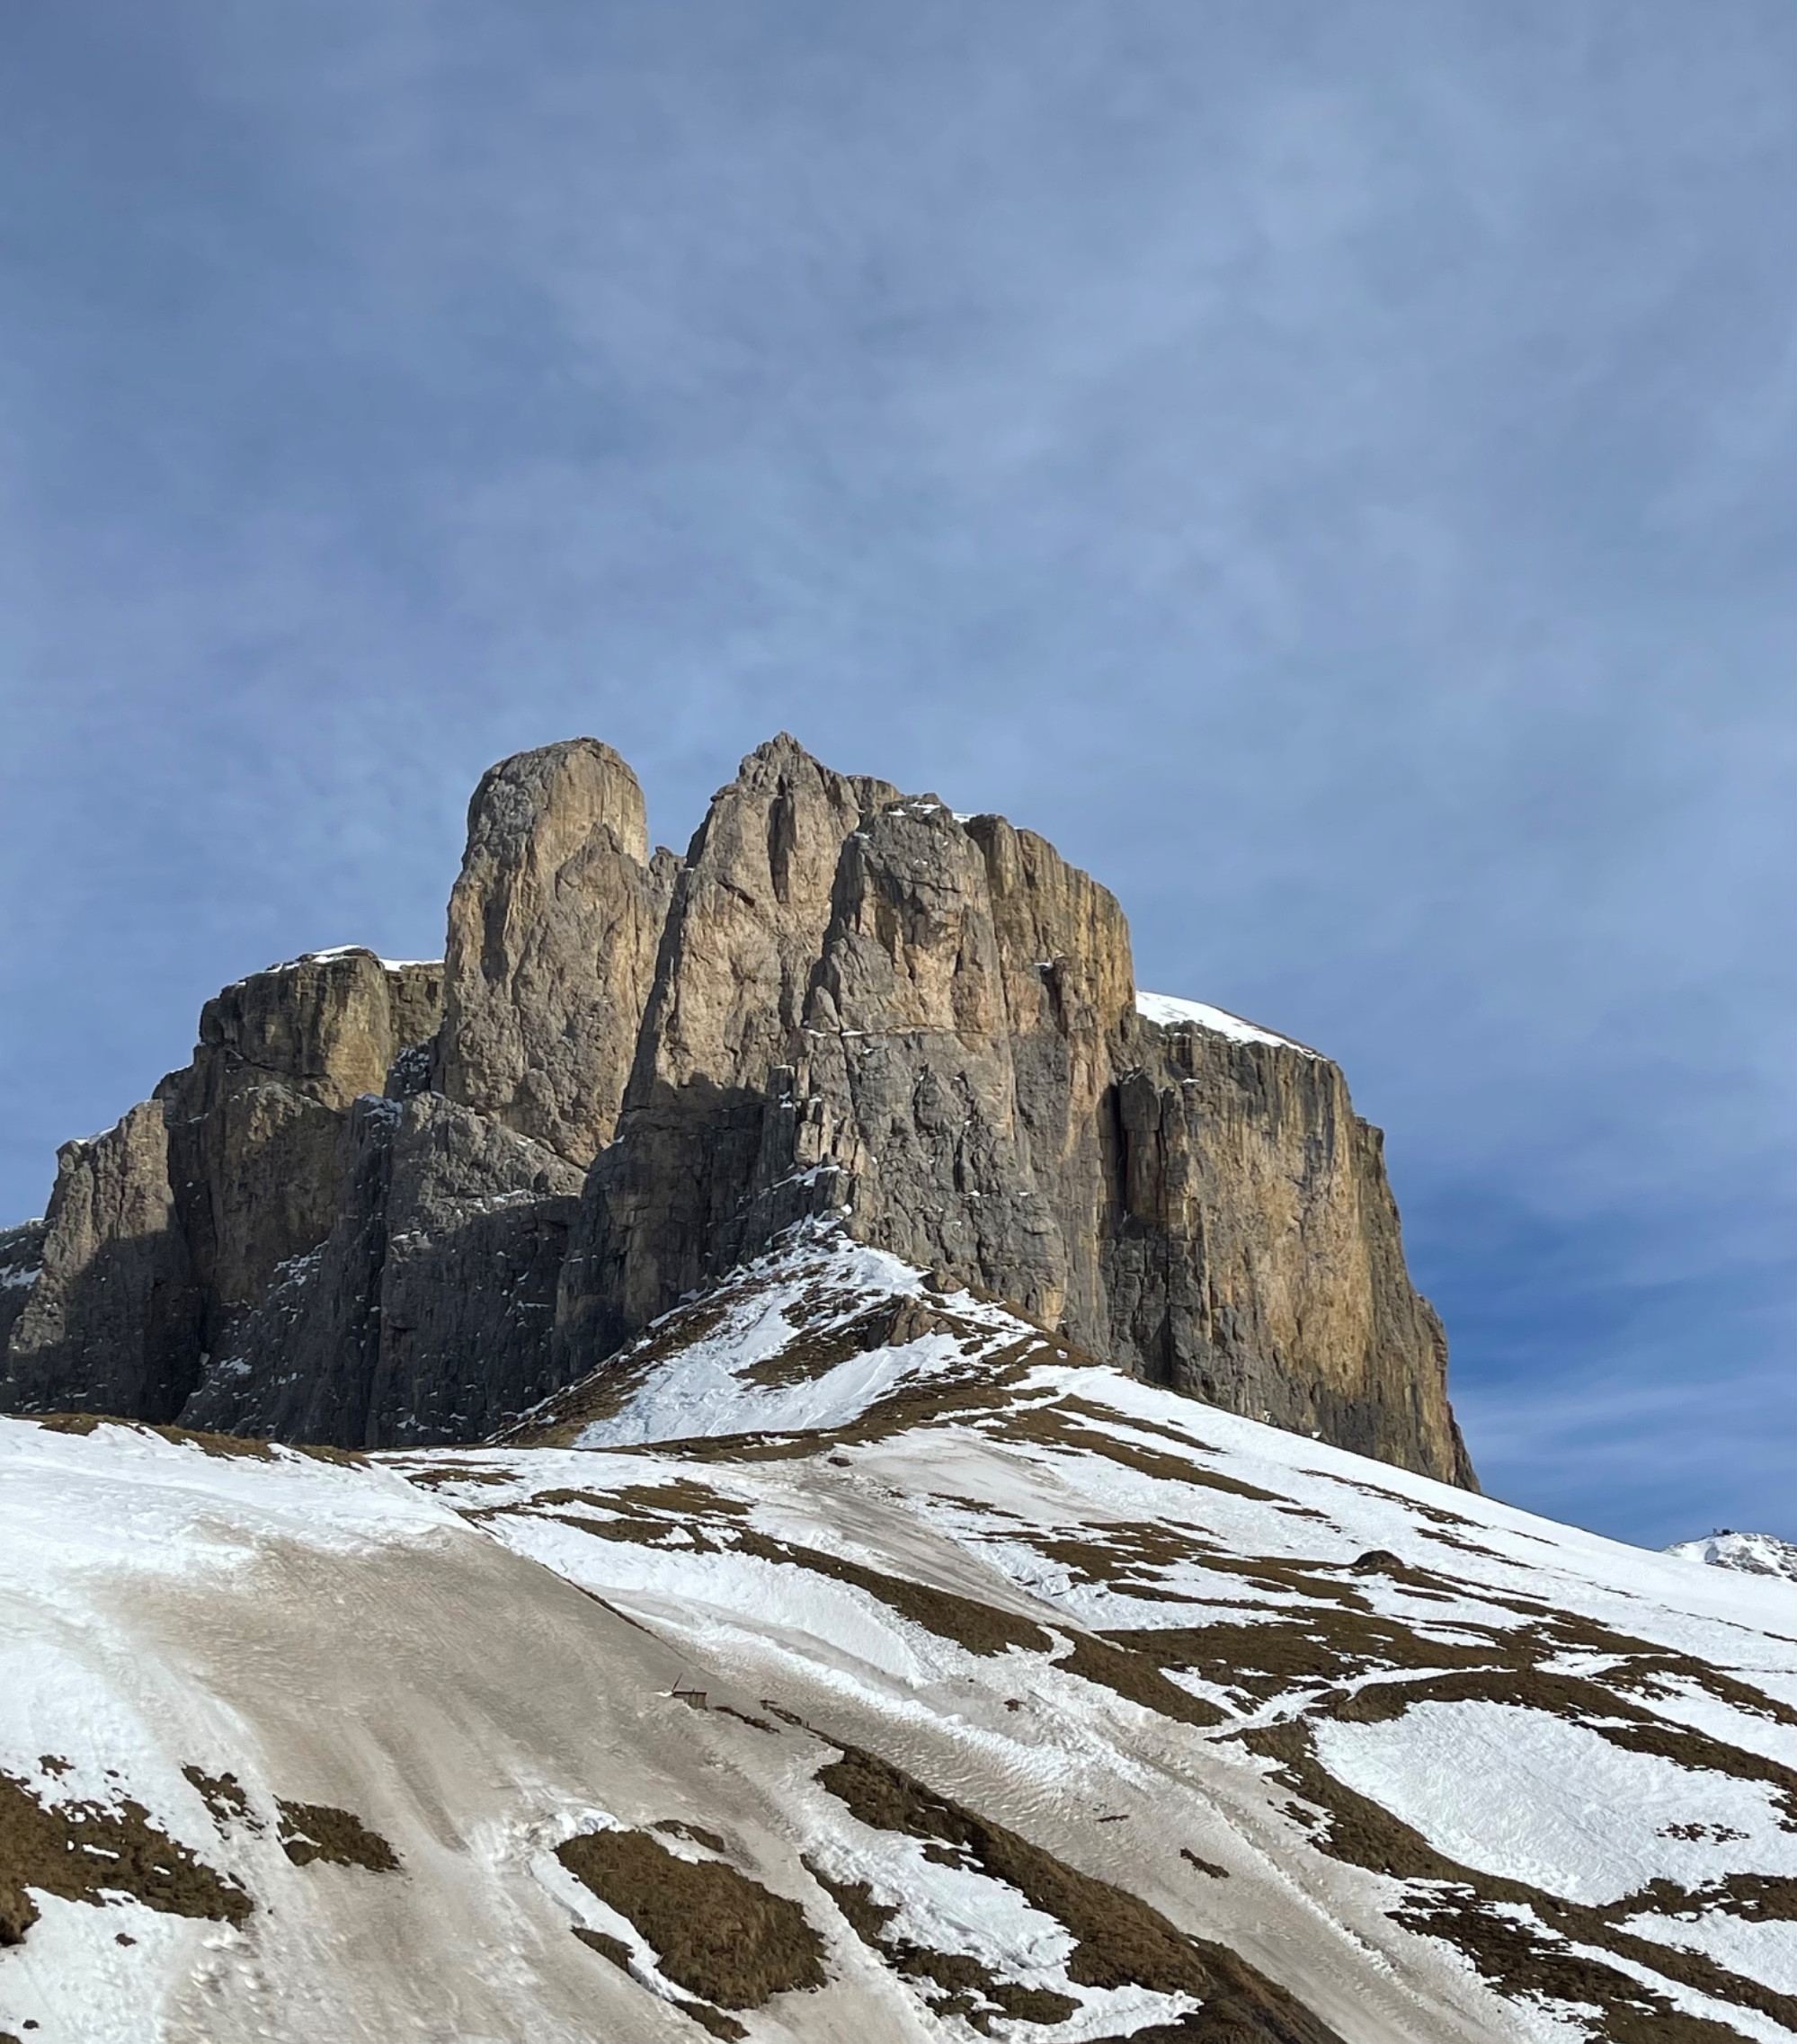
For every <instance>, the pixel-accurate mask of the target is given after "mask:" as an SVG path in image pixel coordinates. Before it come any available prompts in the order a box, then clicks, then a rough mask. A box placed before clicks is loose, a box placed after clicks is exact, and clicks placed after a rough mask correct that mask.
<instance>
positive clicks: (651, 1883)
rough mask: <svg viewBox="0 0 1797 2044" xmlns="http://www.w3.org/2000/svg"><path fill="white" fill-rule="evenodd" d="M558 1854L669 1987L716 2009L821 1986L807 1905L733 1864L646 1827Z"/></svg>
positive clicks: (571, 1843) (598, 1836) (585, 1841)
mask: <svg viewBox="0 0 1797 2044" xmlns="http://www.w3.org/2000/svg"><path fill="white" fill-rule="evenodd" d="M556 1858H557V1859H558V1860H559V1861H560V1862H562V1864H563V1865H564V1866H565V1868H566V1869H567V1870H568V1871H569V1872H570V1873H571V1874H573V1875H574V1879H575V1880H578V1881H580V1882H582V1883H583V1885H584V1886H585V1887H587V1888H591V1889H592V1892H593V1893H594V1894H595V1895H596V1896H598V1897H599V1898H600V1901H601V1902H603V1903H604V1904H606V1906H608V1907H609V1908H612V1909H616V1910H617V1911H618V1914H619V1915H621V1916H625V1917H627V1918H628V1919H629V1921H630V1922H631V1923H632V1924H635V1926H636V1930H637V1931H638V1933H640V1934H641V1935H642V1936H643V1938H644V1939H645V1941H646V1942H648V1944H649V1945H650V1946H651V1948H652V1949H653V1950H654V1953H655V1963H656V1965H657V1966H658V1967H659V1968H660V1969H661V1970H662V1972H663V1973H664V1974H665V1975H666V1976H667V1977H668V1978H669V1979H670V1980H672V1982H673V1983H674V1985H675V1986H679V1987H683V1988H684V1989H685V1990H686V1991H687V1992H688V1993H689V1994H690V1995H697V1996H698V1997H699V1998H700V1999H701V2000H702V2001H705V2002H707V2003H710V2004H713V2005H714V2006H715V2007H717V2008H725V2009H752V2008H760V2007H761V2005H762V2004H764V2003H765V2002H767V2001H769V2000H770V1999H771V1998H772V1996H774V1995H784V1994H793V1993H796V1992H798V1991H800V1990H802V1989H805V1988H812V1987H821V1986H823V1984H824V1974H823V1950H824V1947H823V1939H822V1938H821V1937H820V1936H819V1935H818V1933H816V1931H814V1929H813V1928H812V1926H811V1924H809V1923H808V1922H807V1921H806V1918H805V1911H804V1910H803V1909H801V1908H800V1907H799V1906H798V1904H797V1903H796V1902H793V1901H790V1900H789V1899H788V1898H787V1897H786V1896H784V1895H775V1894H773V1893H771V1892H770V1890H769V1889H767V1888H763V1887H762V1886H761V1883H760V1882H759V1881H754V1880H750V1879H749V1877H748V1875H746V1874H743V1873H739V1872H738V1871H736V1869H735V1868H734V1867H730V1866H725V1865H724V1864H722V1863H721V1862H717V1861H715V1860H706V1861H698V1862H695V1861H692V1860H682V1859H680V1858H678V1857H676V1855H675V1854H674V1853H671V1852H669V1850H668V1849H667V1847H666V1846H665V1845H663V1844H662V1843H661V1841H660V1840H659V1839H657V1838H655V1837H654V1836H653V1835H651V1834H650V1833H649V1832H646V1831H592V1832H588V1833H586V1834H584V1835H583V1836H581V1837H578V1838H570V1839H569V1840H568V1841H567V1842H566V1844H562V1845H558V1846H557V1847H556ZM688 2013H689V2014H690V2013H694V2012H692V2011H690V2010H689V2011H688Z"/></svg>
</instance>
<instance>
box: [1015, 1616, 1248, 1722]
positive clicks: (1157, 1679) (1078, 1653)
mask: <svg viewBox="0 0 1797 2044" xmlns="http://www.w3.org/2000/svg"><path fill="white" fill-rule="evenodd" d="M1054 1666H1056V1667H1057V1668H1060V1669H1062V1670H1063V1671H1064V1672H1065V1673H1066V1674H1068V1675H1078V1676H1079V1677H1080V1678H1081V1681H1083V1682H1095V1683H1098V1684H1101V1685H1102V1686H1103V1687H1104V1688H1106V1689H1109V1690H1113V1691H1115V1692H1116V1694H1117V1695H1119V1696H1121V1697H1123V1698H1125V1700H1126V1701H1127V1702H1131V1703H1140V1704H1141V1705H1142V1706H1143V1709H1144V1710H1149V1711H1159V1712H1160V1713H1161V1716H1162V1717H1163V1718H1174V1719H1177V1720H1179V1722H1180V1723H1181V1724H1185V1725H1220V1724H1223V1722H1224V1721H1225V1713H1224V1712H1223V1711H1221V1710H1219V1709H1218V1708H1217V1706H1216V1705H1215V1704H1214V1703H1212V1702H1209V1701H1208V1700H1207V1699H1205V1697H1202V1696H1194V1695H1193V1694H1192V1693H1191V1692H1190V1691H1189V1690H1188V1689H1181V1688H1180V1687H1179V1684H1178V1683H1177V1682H1169V1681H1168V1679H1167V1677H1166V1676H1165V1675H1163V1674H1162V1673H1161V1669H1160V1667H1159V1666H1158V1665H1157V1664H1156V1663H1155V1662H1154V1661H1152V1660H1151V1659H1150V1658H1149V1657H1148V1656H1147V1655H1146V1654H1143V1653H1137V1652H1134V1651H1133V1650H1132V1649H1129V1648H1127V1647H1116V1646H1113V1645H1112V1644H1111V1643H1110V1641H1109V1640H1099V1639H1095V1638H1094V1637H1093V1636H1092V1635H1091V1634H1090V1633H1089V1632H1081V1633H1079V1634H1077V1635H1075V1638H1074V1641H1073V1651H1072V1653H1071V1654H1069V1655H1067V1656H1066V1657H1065V1658H1064V1659H1062V1660H1058V1661H1056V1662H1055V1663H1054Z"/></svg>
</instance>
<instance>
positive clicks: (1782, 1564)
mask: <svg viewBox="0 0 1797 2044" xmlns="http://www.w3.org/2000/svg"><path fill="white" fill-rule="evenodd" d="M1666 1551H1667V1552H1668V1554H1677V1555H1682V1556H1683V1557H1684V1558H1685V1560H1687V1561H1707V1562H1708V1563H1709V1564H1710V1566H1711V1567H1712V1569H1740V1570H1741V1571H1742V1572H1743V1573H1744V1574H1746V1575H1748V1576H1783V1577H1786V1578H1788V1579H1789V1580H1790V1581H1792V1582H1793V1583H1797V1546H1793V1543H1792V1542H1790V1541H1788V1540H1780V1539H1779V1538H1778V1537H1777V1536H1776V1534H1774V1533H1730V1532H1727V1531H1726V1530H1725V1531H1723V1532H1721V1533H1711V1534H1710V1535H1709V1537H1708V1538H1707V1539H1704V1540H1681V1541H1676V1542H1674V1543H1673V1544H1672V1546H1670V1547H1668V1549H1667V1550H1666Z"/></svg>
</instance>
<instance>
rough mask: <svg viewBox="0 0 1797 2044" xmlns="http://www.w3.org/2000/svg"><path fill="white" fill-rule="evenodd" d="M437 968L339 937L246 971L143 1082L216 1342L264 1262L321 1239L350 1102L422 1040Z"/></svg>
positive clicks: (206, 1331)
mask: <svg viewBox="0 0 1797 2044" xmlns="http://www.w3.org/2000/svg"><path fill="white" fill-rule="evenodd" d="M441 1001H442V971H441V968H440V966H438V965H436V964H405V965H389V964H387V963H386V962H385V961H383V960H382V959H379V958H378V957H376V955H374V953H373V952H372V951H366V950H362V949H360V948H359V947H355V946H351V947H347V948H345V949H343V950H341V951H326V952H315V953H312V954H310V955H307V956H306V957H304V958H299V959H297V960H295V961H294V962H293V963H292V964H287V965H279V966H274V967H272V968H271V969H270V970H269V971H268V972H265V973H252V974H251V975H250V976H249V977H248V978H247V979H243V980H239V981H237V982H236V984H235V985H232V986H228V987H227V988H226V989H225V990H224V991H223V992H222V993H220V994H219V995H218V997H217V998H216V999H215V1000H209V1001H208V1002H207V1003H206V1006H205V1008H204V1009H202V1010H201V1011H200V1043H199V1045H198V1047H197V1048H196V1049H195V1051H194V1053H193V1062H191V1064H189V1065H187V1066H185V1067H184V1068H183V1069H182V1071H177V1072H174V1073H172V1074H171V1075H170V1076H169V1077H168V1078H167V1079H165V1080H163V1082H162V1084H161V1085H160V1086H159V1087H158V1088H157V1089H156V1098H157V1100H158V1102H159V1103H160V1105H161V1106H162V1108H163V1111H164V1114H165V1118H166V1122H167V1127H168V1166H169V1176H170V1178H171V1181H172V1184H173V1197H174V1206H175V1213H176V1218H177V1225H178V1227H179V1229H180V1231H181V1233H182V1237H183V1239H184V1240H185V1241H186V1244H187V1249H188V1254H189V1257H190V1258H191V1263H192V1269H193V1275H194V1278H195V1280H196V1282H197V1283H198V1284H199V1286H200V1291H201V1293H202V1295H203V1299H204V1306H203V1310H202V1312H201V1319H200V1346H201V1347H202V1348H203V1349H205V1350H206V1351H207V1352H209V1353H210V1354H213V1355H217V1354H218V1353H219V1352H220V1351H221V1350H222V1349H224V1348H225V1347H227V1346H228V1345H229V1343H230V1340H231V1337H232V1335H233V1333H234V1331H235V1329H236V1326H237V1324H238V1322H239V1321H240V1320H242V1319H243V1318H244V1316H245V1314H246V1313H248V1312H249V1311H251V1310H252V1309H253V1308H254V1306H255V1304H256V1303H257V1302H258V1301H259V1300H260V1299H261V1298H262V1294H263V1293H264V1292H265V1291H266V1290H267V1288H268V1284H269V1282H270V1280H271V1278H272V1276H273V1275H274V1273H275V1271H276V1269H277V1268H278V1267H279V1266H280V1265H281V1264H283V1263H285V1262H286V1261H287V1260H288V1259H289V1258H291V1257H296V1256H298V1255H301V1254H302V1253H303V1252H304V1251H306V1250H307V1249H311V1248H313V1247H314V1246H315V1245H316V1243H318V1242H320V1241H322V1240H323V1239H324V1238H325V1235H326V1234H327V1233H328V1232H329V1231H330V1229H331V1226H332V1223H333V1222H334V1221H335V1219H336V1217H337V1213H338V1206H339V1195H340V1188H341V1186H342V1176H343V1171H344V1169H345V1165H346V1162H347V1159H348V1151H347V1149H346V1147H345V1137H346V1134H347V1131H348V1118H349V1109H350V1106H351V1102H352V1101H353V1100H355V1099H356V1098H357V1097H358V1096H359V1095H360V1094H363V1093H379V1092H380V1091H381V1090H382V1089H383V1087H384V1086H385V1085H386V1083H387V1074H388V1072H389V1071H391V1070H392V1068H393V1065H394V1062H395V1060H396V1058H397V1057H398V1056H399V1055H400V1053H402V1052H403V1051H405V1050H406V1049H408V1048H409V1047H411V1046H413V1045H414V1044H418V1043H420V1042H421V1041H423V1040H425V1039H428V1038H429V1037H430V1036H431V1035H432V1034H433V1033H434V1031H435V1030H436V1027H437V1025H438V1021H439V1018H440V1013H441Z"/></svg>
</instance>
